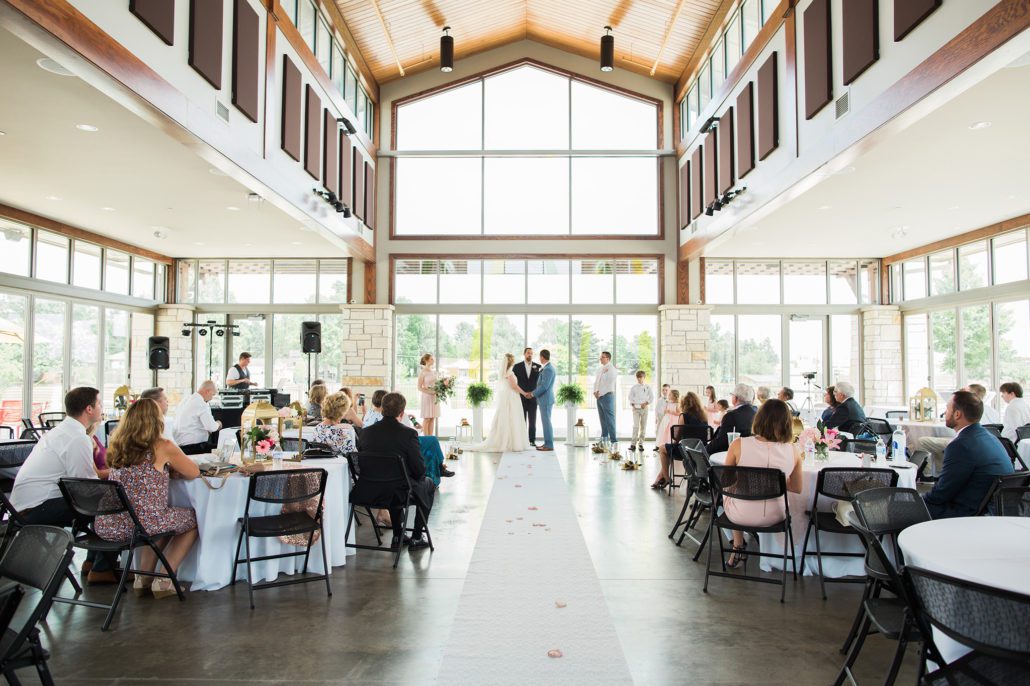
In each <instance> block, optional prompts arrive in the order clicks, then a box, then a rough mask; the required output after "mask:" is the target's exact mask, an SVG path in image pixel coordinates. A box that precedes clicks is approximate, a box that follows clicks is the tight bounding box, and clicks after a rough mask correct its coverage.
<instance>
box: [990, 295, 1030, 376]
mask: <svg viewBox="0 0 1030 686" xmlns="http://www.w3.org/2000/svg"><path fill="white" fill-rule="evenodd" d="M994 325H995V328H996V329H997V331H998V381H999V382H1001V383H1004V382H1006V381H1015V382H1017V383H1019V384H1021V385H1022V386H1023V388H1027V387H1030V300H1016V301H1013V302H1005V303H998V304H997V305H995V306H994Z"/></svg>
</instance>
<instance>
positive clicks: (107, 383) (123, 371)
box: [103, 307, 129, 398]
mask: <svg viewBox="0 0 1030 686" xmlns="http://www.w3.org/2000/svg"><path fill="white" fill-rule="evenodd" d="M128 383H129V313H128V311H126V310H116V309H112V308H110V307H109V308H107V310H106V311H105V312H104V389H103V391H104V395H103V397H104V398H112V397H114V392H115V390H116V389H117V388H118V387H119V386H123V385H127V384H128Z"/></svg>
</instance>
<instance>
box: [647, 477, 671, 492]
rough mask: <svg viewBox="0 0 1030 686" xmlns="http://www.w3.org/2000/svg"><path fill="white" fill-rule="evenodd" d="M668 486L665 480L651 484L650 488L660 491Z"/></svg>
mask: <svg viewBox="0 0 1030 686" xmlns="http://www.w3.org/2000/svg"><path fill="white" fill-rule="evenodd" d="M668 485H669V482H668V481H667V480H665V479H659V480H658V481H656V482H655V483H653V484H651V488H652V489H654V490H656V491H660V490H662V489H663V488H665V487H666V486H668Z"/></svg>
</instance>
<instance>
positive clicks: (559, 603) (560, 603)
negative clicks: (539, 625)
mask: <svg viewBox="0 0 1030 686" xmlns="http://www.w3.org/2000/svg"><path fill="white" fill-rule="evenodd" d="M567 604H568V603H566V602H565V601H564V600H556V601H554V606H555V607H556V608H558V609H559V610H560V609H561V608H563V607H565V606H566V605H567Z"/></svg>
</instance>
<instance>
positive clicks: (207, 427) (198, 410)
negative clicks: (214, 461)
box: [174, 380, 222, 455]
mask: <svg viewBox="0 0 1030 686" xmlns="http://www.w3.org/2000/svg"><path fill="white" fill-rule="evenodd" d="M217 392H218V389H217V388H215V382H214V381H211V380H208V381H205V382H204V383H202V384H200V388H198V389H197V392H196V393H194V394H193V395H191V396H190V397H188V398H186V399H185V400H183V401H182V402H181V403H180V404H179V409H177V410H176V411H175V432H174V436H175V444H176V445H177V446H179V447H180V448H181V449H182V452H184V453H186V454H187V455H201V454H203V453H207V452H211V434H212V433H214V432H215V431H218V430H219V429H221V428H222V423H221V422H217V421H215V418H214V417H213V416H211V406H210V405H208V403H210V402H211V399H212V398H214V397H215V393H217Z"/></svg>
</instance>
